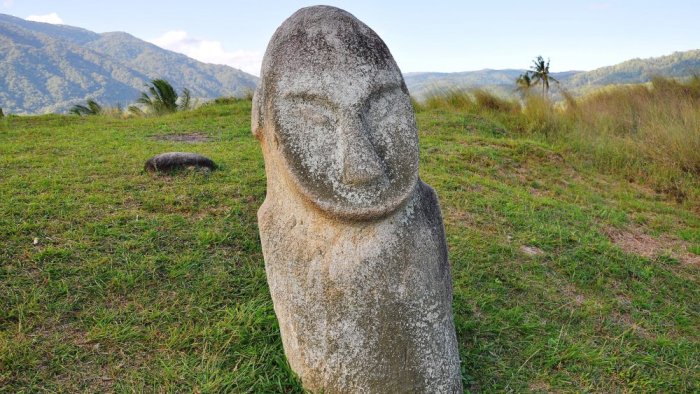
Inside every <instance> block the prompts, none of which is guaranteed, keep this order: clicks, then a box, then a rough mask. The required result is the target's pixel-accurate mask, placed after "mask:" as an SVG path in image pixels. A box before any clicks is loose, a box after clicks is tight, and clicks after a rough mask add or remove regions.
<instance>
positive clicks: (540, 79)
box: [529, 56, 559, 97]
mask: <svg viewBox="0 0 700 394" xmlns="http://www.w3.org/2000/svg"><path fill="white" fill-rule="evenodd" d="M529 74H530V77H531V85H532V86H535V85H537V84H541V85H542V97H546V96H547V92H549V82H550V81H552V82H557V83H558V82H559V81H557V80H556V79H555V78H554V77H553V76H552V75H551V73H550V72H549V59H547V61H546V62H545V61H544V58H543V57H542V56H537V58H536V59H535V60H533V61H532V67H531V68H530V71H529Z"/></svg>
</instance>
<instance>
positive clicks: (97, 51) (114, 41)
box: [0, 14, 257, 114]
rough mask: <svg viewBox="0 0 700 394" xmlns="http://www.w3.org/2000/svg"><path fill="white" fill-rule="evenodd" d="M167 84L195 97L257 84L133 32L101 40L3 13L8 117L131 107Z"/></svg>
mask: <svg viewBox="0 0 700 394" xmlns="http://www.w3.org/2000/svg"><path fill="white" fill-rule="evenodd" d="M154 78H165V79H167V80H168V81H170V82H171V83H172V84H173V85H174V86H175V87H176V88H177V89H178V90H180V89H182V88H184V87H187V88H188V89H190V91H191V92H192V95H193V97H197V98H215V97H220V96H235V95H238V96H240V95H243V94H244V93H245V92H246V91H248V90H251V89H254V88H255V85H256V83H257V78H256V77H255V76H252V75H250V74H247V73H244V72H243V71H240V70H236V69H234V68H232V67H228V66H222V65H213V64H206V63H202V62H198V61H196V60H193V59H191V58H188V57H187V56H185V55H181V54H178V53H175V52H172V51H168V50H165V49H162V48H159V47H157V46H155V45H153V44H150V43H148V42H145V41H143V40H140V39H138V38H136V37H133V36H131V35H129V34H127V33H118V32H117V33H103V34H97V33H94V32H90V31H88V30H85V29H80V28H76V27H71V26H63V25H51V24H47V23H39V22H30V21H26V20H24V19H20V18H16V17H13V16H9V15H3V14H0V107H1V108H3V110H4V111H5V113H8V112H9V113H19V114H22V113H44V112H62V111H65V110H66V109H68V108H69V107H70V106H72V105H73V104H76V103H79V102H83V101H85V100H86V99H87V98H94V99H96V100H97V101H98V102H100V103H102V104H107V105H115V104H117V103H121V104H129V103H132V102H133V101H134V100H135V99H136V98H137V97H138V95H139V93H140V92H141V91H142V90H143V88H144V85H145V84H146V83H147V82H148V81H150V80H151V79H154Z"/></svg>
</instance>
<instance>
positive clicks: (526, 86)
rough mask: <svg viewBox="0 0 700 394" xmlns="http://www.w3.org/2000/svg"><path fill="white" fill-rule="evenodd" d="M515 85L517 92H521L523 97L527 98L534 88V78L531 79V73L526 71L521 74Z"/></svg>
mask: <svg viewBox="0 0 700 394" xmlns="http://www.w3.org/2000/svg"><path fill="white" fill-rule="evenodd" d="M515 85H516V88H515V90H516V91H517V92H520V94H521V95H523V96H525V95H526V94H527V93H528V92H529V91H530V88H531V87H532V78H531V77H530V72H529V71H525V72H524V73H522V74H520V75H519V76H518V79H516V80H515Z"/></svg>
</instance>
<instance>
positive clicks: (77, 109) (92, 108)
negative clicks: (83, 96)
mask: <svg viewBox="0 0 700 394" xmlns="http://www.w3.org/2000/svg"><path fill="white" fill-rule="evenodd" d="M86 104H87V105H80V104H76V105H74V106H73V107H72V108H71V109H70V110H69V111H68V113H70V114H74V115H78V116H83V115H99V114H101V113H102V106H101V105H100V104H98V103H97V101H95V100H93V99H87V102H86Z"/></svg>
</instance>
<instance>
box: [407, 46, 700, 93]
mask: <svg viewBox="0 0 700 394" xmlns="http://www.w3.org/2000/svg"><path fill="white" fill-rule="evenodd" d="M553 62H556V59H553ZM525 71H526V70H525V69H515V70H479V71H466V72H457V73H435V72H423V73H407V74H406V85H407V86H408V89H409V90H410V91H411V94H412V95H413V96H415V97H418V98H425V97H426V96H427V95H430V94H431V93H432V92H435V91H444V90H447V89H458V90H460V89H477V88H485V89H487V90H490V91H492V92H494V93H497V94H499V95H501V96H505V97H507V96H513V95H514V94H515V93H514V89H515V80H516V78H517V77H518V76H519V75H520V74H522V73H524V72H525ZM694 74H700V50H692V51H686V52H676V53H673V54H671V55H668V56H661V57H654V58H648V59H633V60H628V61H625V62H622V63H620V64H617V65H613V66H608V67H602V68H598V69H595V70H592V71H565V72H559V73H552V76H553V77H554V78H556V79H557V80H559V81H560V82H561V87H562V88H564V89H567V90H568V91H570V92H572V93H574V94H582V93H585V92H587V91H590V90H592V89H595V88H600V87H603V86H607V85H619V84H634V83H644V82H649V81H650V80H651V78H652V77H653V76H655V75H660V76H665V77H674V78H685V77H690V76H692V75H694Z"/></svg>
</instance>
